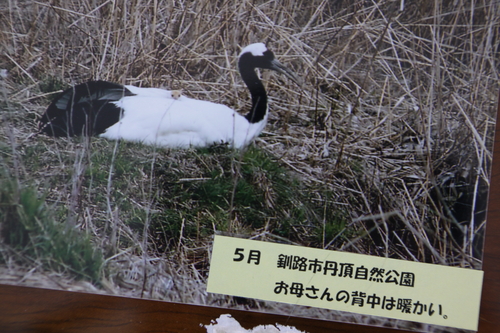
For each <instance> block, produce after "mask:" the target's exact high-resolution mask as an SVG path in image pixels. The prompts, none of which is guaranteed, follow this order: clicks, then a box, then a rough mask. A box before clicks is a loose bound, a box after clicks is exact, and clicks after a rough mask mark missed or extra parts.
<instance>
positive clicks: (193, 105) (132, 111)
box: [100, 86, 267, 148]
mask: <svg viewBox="0 0 500 333" xmlns="http://www.w3.org/2000/svg"><path fill="white" fill-rule="evenodd" d="M126 88H127V89H129V90H130V91H131V92H132V93H133V94H135V96H129V97H123V98H122V99H120V100H119V101H117V102H114V104H116V105H117V106H118V107H120V108H122V109H123V110H124V111H123V116H122V118H121V120H120V121H119V122H118V123H116V124H114V125H113V126H111V127H109V128H108V129H107V130H106V131H105V132H104V133H102V134H101V135H100V136H101V137H104V138H107V139H113V140H117V139H124V140H128V141H136V142H142V143H144V144H150V145H157V146H166V147H172V148H189V147H191V146H196V147H199V146H209V145H212V144H219V143H228V144H229V145H230V146H231V147H234V148H242V147H244V146H246V145H247V144H249V143H250V142H251V141H252V140H253V139H254V138H255V137H256V136H257V135H259V133H260V132H261V131H262V129H263V128H264V126H265V125H266V122H267V114H266V116H265V118H264V119H263V120H262V121H260V122H258V123H254V124H251V123H249V122H248V120H247V119H245V118H244V117H243V116H241V115H240V114H238V113H237V112H235V111H234V110H232V109H230V108H229V107H227V106H225V105H221V104H216V103H212V102H208V101H202V100H196V99H192V98H188V97H186V96H180V97H179V98H178V99H175V98H173V97H172V94H171V91H168V90H163V89H157V88H138V87H134V86H126Z"/></svg>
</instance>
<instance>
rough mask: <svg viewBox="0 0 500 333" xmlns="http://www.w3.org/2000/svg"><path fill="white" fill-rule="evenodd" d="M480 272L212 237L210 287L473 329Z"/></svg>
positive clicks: (289, 301) (477, 316) (217, 291)
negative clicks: (213, 238)
mask: <svg viewBox="0 0 500 333" xmlns="http://www.w3.org/2000/svg"><path fill="white" fill-rule="evenodd" d="M482 281H483V272H482V271H479V270H473V269H464V268H457V267H448V266H441V265H433V264H424V263H418V262H413V261H405V260H398V259H387V258H380V257H375V256H368V255H361V254H354V253H347V252H339V251H329V250H321V249H314V248H308V247H300V246H292V245H284V244H276V243H269V242H261V241H254V240H247V239H241V238H233V237H226V236H219V235H216V236H215V240H214V246H213V251H212V258H211V263H210V272H209V278H208V285H207V291H208V292H211V293H218V294H225V295H232V296H240V297H247V298H256V299H261V300H268V301H275V302H283V303H290V304H297V305H306V306H312V307H318V308H325V309H332V310H339V311H348V312H354V313H361V314H367V315H373V316H381V317H388V318H394V319H402V320H408V321H415V322H422V323H428V324H436V325H442V326H450V327H457V328H462V329H468V330H477V326H478V319H479V304H480V298H481V288H482Z"/></svg>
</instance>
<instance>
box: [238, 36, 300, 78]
mask: <svg viewBox="0 0 500 333" xmlns="http://www.w3.org/2000/svg"><path fill="white" fill-rule="evenodd" d="M238 67H239V68H240V71H243V70H244V69H251V70H254V69H255V68H263V69H272V70H274V71H277V72H279V73H281V74H285V75H286V76H288V77H289V78H290V79H292V80H293V81H294V82H295V83H296V84H298V85H299V86H300V85H301V84H300V80H299V78H298V77H297V76H296V75H295V73H294V72H292V71H291V70H290V69H288V68H287V67H285V66H284V65H283V64H282V63H280V62H279V61H278V60H277V59H276V58H275V57H274V53H273V52H271V51H270V50H268V49H267V47H266V46H265V45H264V43H255V44H250V45H248V46H246V47H245V48H243V50H241V53H240V57H239V61H238Z"/></svg>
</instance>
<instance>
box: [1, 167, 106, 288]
mask: <svg viewBox="0 0 500 333" xmlns="http://www.w3.org/2000/svg"><path fill="white" fill-rule="evenodd" d="M0 206H1V209H0V223H1V227H2V230H1V231H2V232H1V236H2V239H3V242H4V243H5V244H7V245H8V246H9V247H10V248H11V249H13V252H15V253H16V255H15V257H16V258H17V260H18V261H20V262H22V263H29V264H34V263H36V264H41V265H42V266H43V267H44V268H45V269H51V270H54V271H58V272H68V273H70V274H72V275H74V276H75V277H76V278H79V279H83V278H84V279H88V280H90V281H92V282H94V283H97V284H99V282H100V277H101V273H102V269H103V262H104V261H103V256H102V253H101V251H100V250H99V249H98V248H97V247H95V246H94V245H93V244H92V242H91V238H90V236H89V235H88V234H86V233H84V232H82V231H80V230H77V229H75V228H74V227H73V226H70V225H67V224H65V223H61V222H59V221H56V220H55V219H54V217H53V214H52V212H51V211H50V208H49V207H48V206H47V204H46V203H45V198H44V197H43V196H40V195H39V194H38V192H37V191H36V189H35V188H33V187H30V186H25V185H19V184H18V182H17V181H16V180H14V179H12V178H10V177H8V176H4V177H2V179H0Z"/></svg>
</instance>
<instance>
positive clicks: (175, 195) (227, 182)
mask: <svg viewBox="0 0 500 333" xmlns="http://www.w3.org/2000/svg"><path fill="white" fill-rule="evenodd" d="M183 160H184V161H186V160H188V161H189V163H190V164H192V165H196V166H197V168H196V173H195V174H193V173H192V172H191V173H186V172H185V170H182V169H181V168H179V165H175V163H173V164H169V165H163V166H159V167H158V169H157V172H156V173H157V176H158V178H159V179H160V186H161V188H162V189H163V191H162V193H161V196H160V197H159V198H158V206H157V209H158V210H160V211H161V213H159V214H156V215H155V216H154V218H153V223H152V225H151V227H152V234H153V235H158V237H156V240H157V243H158V244H156V247H157V248H162V249H167V248H168V243H170V244H172V243H174V244H175V243H176V242H177V241H178V240H179V239H180V238H181V237H182V238H184V240H185V241H186V240H193V239H199V238H203V237H206V236H209V235H211V234H213V231H214V230H217V231H223V232H235V233H243V234H247V235H251V234H255V233H259V232H263V231H266V232H268V233H271V234H274V235H276V236H280V237H281V238H284V239H288V240H289V241H290V242H297V243H300V244H302V245H308V246H316V247H318V246H322V244H324V242H325V240H326V242H328V241H329V240H331V239H332V237H334V236H335V235H336V233H338V232H339V231H340V230H342V229H343V228H344V227H345V219H343V218H342V217H343V216H345V212H344V211H343V209H342V208H339V207H334V206H333V205H331V206H330V205H329V204H328V203H327V202H326V201H325V200H312V198H316V199H318V198H325V199H326V198H330V197H331V196H332V195H333V194H332V193H331V192H329V191H328V190H321V189H318V188H313V187H308V186H306V185H305V184H303V183H302V182H301V181H300V180H299V178H298V177H297V176H296V175H294V174H293V173H292V172H290V171H288V170H287V169H286V168H285V167H284V166H283V165H281V164H280V162H279V160H277V159H276V158H275V157H273V156H272V155H270V154H269V153H266V152H265V151H263V150H261V149H259V148H256V147H253V146H252V147H249V149H247V150H246V151H245V152H244V153H243V154H242V155H240V154H238V153H235V152H233V151H231V150H225V151H222V152H217V153H213V154H211V155H209V154H206V153H205V151H204V150H202V151H198V152H196V151H194V152H191V153H183ZM214 166H216V167H214ZM325 205H326V206H325Z"/></svg>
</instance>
